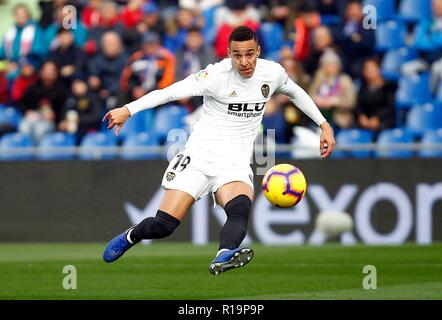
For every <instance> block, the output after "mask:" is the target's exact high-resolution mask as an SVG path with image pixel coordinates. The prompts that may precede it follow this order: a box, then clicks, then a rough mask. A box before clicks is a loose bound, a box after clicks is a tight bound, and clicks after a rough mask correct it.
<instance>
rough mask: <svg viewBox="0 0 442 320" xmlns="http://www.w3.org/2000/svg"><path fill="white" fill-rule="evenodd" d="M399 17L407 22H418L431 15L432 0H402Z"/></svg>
mask: <svg viewBox="0 0 442 320" xmlns="http://www.w3.org/2000/svg"><path fill="white" fill-rule="evenodd" d="M398 15H399V17H400V18H401V19H402V20H404V21H405V22H407V23H416V22H418V21H420V20H423V19H429V18H430V17H431V0H401V2H400V3H399V11H398Z"/></svg>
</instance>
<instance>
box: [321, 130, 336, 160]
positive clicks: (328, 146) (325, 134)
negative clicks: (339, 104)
mask: <svg viewBox="0 0 442 320" xmlns="http://www.w3.org/2000/svg"><path fill="white" fill-rule="evenodd" d="M321 129H322V132H321V137H320V139H321V141H320V144H319V152H320V153H321V157H322V159H326V158H328V157H329V156H330V155H331V154H332V152H333V149H334V147H335V144H336V141H335V135H334V133H333V128H332V127H331V126H330V125H329V124H328V122H324V123H323V124H321Z"/></svg>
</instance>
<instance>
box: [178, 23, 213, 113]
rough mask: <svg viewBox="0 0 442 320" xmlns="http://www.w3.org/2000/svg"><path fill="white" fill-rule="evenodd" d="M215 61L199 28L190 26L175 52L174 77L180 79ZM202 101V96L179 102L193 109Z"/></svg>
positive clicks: (211, 50)
mask: <svg viewBox="0 0 442 320" xmlns="http://www.w3.org/2000/svg"><path fill="white" fill-rule="evenodd" d="M215 61H216V58H215V54H214V52H213V49H212V47H211V46H208V45H206V44H204V39H203V35H202V33H201V30H200V29H198V28H197V27H192V28H190V29H189V30H188V32H187V36H186V41H185V44H184V45H183V46H182V47H181V48H180V49H179V50H178V52H177V55H176V70H175V78H176V80H182V79H184V78H186V77H187V76H189V75H191V74H192V73H196V72H198V71H199V70H201V69H203V68H205V67H206V66H207V65H208V64H211V63H214V62H215ZM202 102H203V99H202V97H192V98H189V99H185V100H181V101H180V104H183V105H188V107H189V109H191V110H195V109H196V108H197V107H199V106H200V105H201V104H202Z"/></svg>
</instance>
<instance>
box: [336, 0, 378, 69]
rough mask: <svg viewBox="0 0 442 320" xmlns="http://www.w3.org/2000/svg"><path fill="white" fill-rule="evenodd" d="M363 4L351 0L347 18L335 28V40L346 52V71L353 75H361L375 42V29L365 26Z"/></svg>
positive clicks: (347, 7)
mask: <svg viewBox="0 0 442 320" xmlns="http://www.w3.org/2000/svg"><path fill="white" fill-rule="evenodd" d="M363 19H364V14H363V12H362V4H361V2H360V1H358V0H349V1H348V3H347V6H346V11H345V19H344V21H343V23H341V24H338V25H337V27H336V28H335V30H334V36H333V38H334V39H335V42H336V43H337V45H339V46H340V48H341V49H342V51H343V53H344V54H345V61H346V62H347V65H346V68H345V71H346V72H347V73H349V74H350V75H351V76H352V77H356V78H358V77H360V75H361V66H362V63H363V61H364V60H365V59H366V58H368V57H370V56H371V55H372V54H373V48H374V44H375V38H374V30H373V29H371V28H364V26H363Z"/></svg>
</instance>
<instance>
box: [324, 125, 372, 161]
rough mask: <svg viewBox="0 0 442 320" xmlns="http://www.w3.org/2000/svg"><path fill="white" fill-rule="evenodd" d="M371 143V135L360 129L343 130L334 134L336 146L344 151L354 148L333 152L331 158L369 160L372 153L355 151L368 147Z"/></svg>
mask: <svg viewBox="0 0 442 320" xmlns="http://www.w3.org/2000/svg"><path fill="white" fill-rule="evenodd" d="M372 141H373V134H372V133H371V132H370V131H367V130H362V129H343V130H340V131H339V132H338V133H337V134H336V145H337V146H338V147H343V148H345V149H347V148H351V147H354V150H335V151H334V152H333V158H352V157H353V158H370V157H372V156H373V151H371V150H362V149H359V150H358V149H357V147H364V145H366V146H368V145H369V144H371V143H372Z"/></svg>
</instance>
